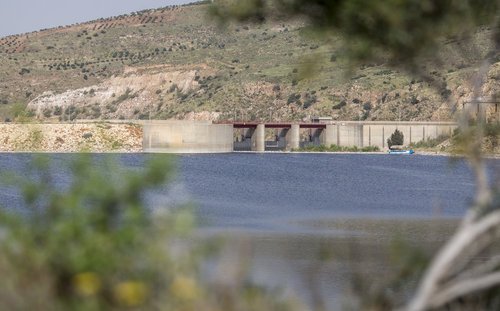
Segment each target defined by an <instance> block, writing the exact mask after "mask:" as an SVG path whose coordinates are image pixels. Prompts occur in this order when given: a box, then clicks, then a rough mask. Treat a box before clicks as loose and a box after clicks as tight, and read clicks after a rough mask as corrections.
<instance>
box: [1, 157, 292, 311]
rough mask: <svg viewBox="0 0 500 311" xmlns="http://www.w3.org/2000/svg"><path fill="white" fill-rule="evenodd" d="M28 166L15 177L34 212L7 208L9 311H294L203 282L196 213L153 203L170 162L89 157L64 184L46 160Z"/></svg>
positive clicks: (4, 242) (266, 297)
mask: <svg viewBox="0 0 500 311" xmlns="http://www.w3.org/2000/svg"><path fill="white" fill-rule="evenodd" d="M28 167H29V169H28V171H27V173H28V174H27V175H28V176H23V177H17V176H19V175H21V174H16V175H12V176H10V177H8V178H7V180H8V181H9V183H11V185H14V186H15V187H17V188H18V189H19V190H20V192H21V193H22V195H23V197H24V199H25V201H26V206H25V207H26V210H24V211H21V210H20V209H19V208H17V210H15V209H14V208H15V207H7V208H6V209H1V210H0V275H1V278H2V280H1V282H0V309H1V310H34V309H38V310H82V311H83V310H224V309H226V310H289V309H290V308H289V307H288V305H287V304H285V303H282V302H281V300H279V299H278V298H276V297H272V295H271V293H269V292H266V291H263V290H262V291H259V290H256V289H255V288H253V287H252V288H250V287H246V286H245V285H244V284H241V288H239V290H238V291H224V290H220V291H217V290H216V287H215V286H208V285H207V284H206V283H205V282H204V281H202V280H201V279H200V277H199V275H200V271H199V270H200V269H199V261H200V260H202V259H203V258H206V257H204V256H205V255H204V254H205V253H204V252H202V251H201V249H202V248H201V247H200V245H198V243H194V242H193V240H192V239H191V238H190V234H189V233H190V232H191V231H192V229H193V226H194V214H193V213H192V211H191V210H190V209H189V208H173V209H167V208H165V207H162V206H154V207H149V208H148V204H146V203H147V202H146V201H145V199H146V194H148V192H149V191H151V190H154V189H155V188H157V187H162V186H164V185H165V182H167V181H168V180H169V178H170V177H171V176H172V171H173V166H172V161H171V160H170V159H169V158H164V157H162V158H154V159H152V160H151V161H150V162H149V164H148V165H147V166H146V167H145V168H141V169H137V170H132V169H129V170H127V169H126V166H125V165H117V163H116V162H114V161H112V160H110V159H108V158H102V157H95V156H88V155H82V156H80V157H78V159H77V160H74V161H72V162H71V163H70V164H69V166H68V168H66V169H67V173H68V181H67V184H65V185H61V183H60V181H61V179H64V178H61V176H59V177H57V178H56V177H55V176H56V174H61V172H62V171H64V168H55V167H54V163H53V162H52V161H50V159H49V158H48V157H39V158H37V159H36V160H34V161H32V162H30V163H29V164H28ZM56 181H57V182H56ZM149 193H150V192H149ZM147 197H150V196H147ZM149 205H150V204H149ZM242 282H243V281H242ZM221 296H224V297H225V299H226V300H228V301H229V302H226V304H227V306H229V308H224V307H223V306H222V305H221V301H222V299H221V298H220V297H221Z"/></svg>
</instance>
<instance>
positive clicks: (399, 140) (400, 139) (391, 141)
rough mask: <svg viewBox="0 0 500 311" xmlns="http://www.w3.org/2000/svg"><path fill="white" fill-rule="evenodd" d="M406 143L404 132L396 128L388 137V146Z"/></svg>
mask: <svg viewBox="0 0 500 311" xmlns="http://www.w3.org/2000/svg"><path fill="white" fill-rule="evenodd" d="M403 144H404V135H403V132H401V131H400V130H398V129H396V130H395V131H394V133H392V135H391V137H390V138H387V146H388V147H389V148H391V146H395V145H403Z"/></svg>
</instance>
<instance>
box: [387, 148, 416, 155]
mask: <svg viewBox="0 0 500 311" xmlns="http://www.w3.org/2000/svg"><path fill="white" fill-rule="evenodd" d="M413 153H415V151H413V150H411V149H410V150H391V151H389V154H413Z"/></svg>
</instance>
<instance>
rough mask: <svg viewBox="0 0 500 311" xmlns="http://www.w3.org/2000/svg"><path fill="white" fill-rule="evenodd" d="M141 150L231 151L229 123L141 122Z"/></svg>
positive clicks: (184, 151)
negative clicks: (142, 138)
mask: <svg viewBox="0 0 500 311" xmlns="http://www.w3.org/2000/svg"><path fill="white" fill-rule="evenodd" d="M142 127H143V137H144V140H143V151H144V152H160V153H161V152H164V153H223V152H233V126H232V125H229V124H212V123H211V122H209V121H152V122H150V123H143V125H142Z"/></svg>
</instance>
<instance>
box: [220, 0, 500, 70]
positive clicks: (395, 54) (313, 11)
mask: <svg viewBox="0 0 500 311" xmlns="http://www.w3.org/2000/svg"><path fill="white" fill-rule="evenodd" d="M499 8H500V1H498V0H477V1H476V0H456V1H451V0H407V1H399V0H380V1H371V0H327V1H319V0H313V1H309V0H270V1H263V0H219V1H216V2H215V4H214V5H213V7H212V9H211V13H212V14H213V15H214V16H216V17H218V18H219V20H221V21H223V22H225V21H227V20H231V19H236V20H239V21H247V20H258V21H262V20H265V19H268V18H280V19H287V18H292V17H297V16H298V17H305V18H306V19H307V20H308V22H309V24H310V25H311V26H313V27H314V28H315V29H318V30H322V31H326V32H330V31H334V32H335V33H340V34H342V35H343V37H344V39H345V40H346V43H347V44H346V53H345V55H346V56H347V57H348V58H349V59H351V60H352V61H355V62H366V61H378V60H380V59H381V58H383V59H387V60H388V61H389V62H391V63H392V64H394V65H398V66H400V67H405V68H406V69H409V70H411V71H414V72H418V71H419V62H418V60H419V59H420V57H425V56H433V57H436V54H435V51H436V49H437V48H438V46H439V44H440V42H441V41H442V40H443V39H444V38H449V37H451V38H457V37H464V36H467V35H470V34H471V33H473V32H474V31H475V30H476V29H477V27H478V26H481V25H490V24H491V23H493V22H494V18H495V17H496V16H497V14H498V12H499ZM496 26H497V27H498V25H496ZM495 35H496V34H495ZM494 39H495V40H496V41H500V38H498V36H497V37H496V38H494Z"/></svg>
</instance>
